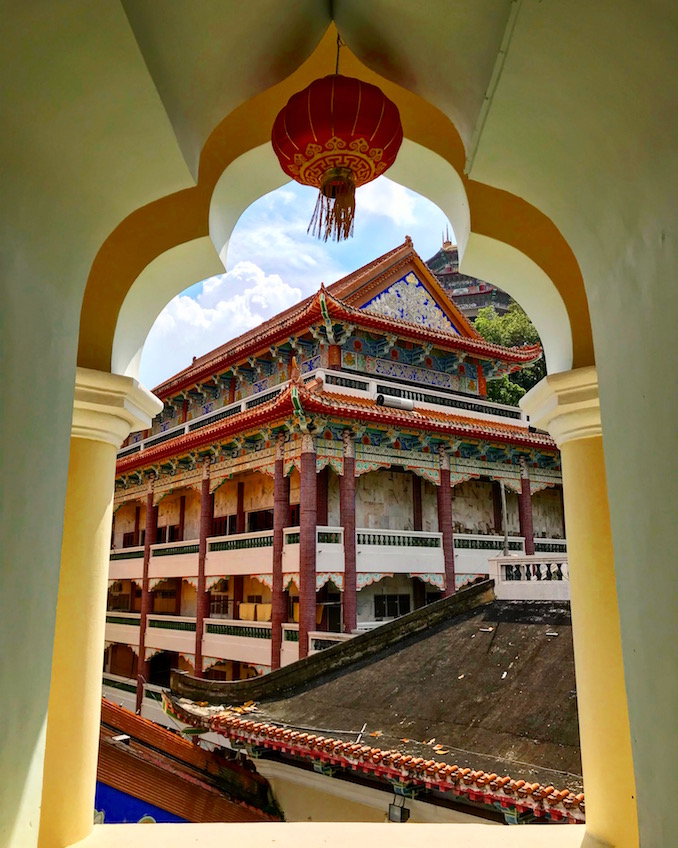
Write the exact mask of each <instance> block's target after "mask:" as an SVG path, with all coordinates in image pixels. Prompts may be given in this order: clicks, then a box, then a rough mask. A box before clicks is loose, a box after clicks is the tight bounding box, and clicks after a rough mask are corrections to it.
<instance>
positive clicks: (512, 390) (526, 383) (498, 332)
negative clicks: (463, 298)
mask: <svg viewBox="0 0 678 848" xmlns="http://www.w3.org/2000/svg"><path fill="white" fill-rule="evenodd" d="M475 328H476V330H477V331H478V333H480V335H481V336H482V337H483V338H484V339H485V341H488V342H491V343H492V344H498V345H502V347H521V346H522V345H533V344H540V343H541V340H540V338H539V334H538V333H537V330H536V329H535V326H534V324H533V323H532V322H531V321H530V319H529V318H528V316H527V313H526V312H525V310H524V309H522V308H521V307H520V306H519V305H518V304H517V303H512V304H511V306H510V307H509V309H508V312H506V313H505V314H504V315H497V313H496V312H495V309H494V306H486V307H485V308H484V309H480V310H479V311H478V317H477V318H476V320H475ZM545 375H546V364H545V362H544V356H543V355H542V356H540V357H539V359H538V360H537V361H536V362H535V363H534V365H528V366H527V368H523V369H521V370H520V371H517V372H516V373H515V374H511V375H508V376H507V375H504V376H503V377H501V378H499V379H497V380H490V381H489V382H488V384H487V396H488V398H489V400H493V401H496V402H497V403H506V404H509V405H510V406H517V404H518V401H519V400H520V398H521V397H522V396H523V395H524V394H525V392H527V391H529V389H531V388H532V386H535V385H536V384H537V383H538V382H539V381H540V380H541V379H542V378H543V377H544V376H545Z"/></svg>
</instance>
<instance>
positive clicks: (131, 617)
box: [106, 612, 141, 627]
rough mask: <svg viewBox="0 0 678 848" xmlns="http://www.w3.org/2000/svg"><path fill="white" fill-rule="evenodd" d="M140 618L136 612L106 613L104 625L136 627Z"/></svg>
mask: <svg viewBox="0 0 678 848" xmlns="http://www.w3.org/2000/svg"><path fill="white" fill-rule="evenodd" d="M140 617H141V616H140V614H139V613H138V612H107V613H106V624H122V625H125V626H127V627H138V626H139V619H140Z"/></svg>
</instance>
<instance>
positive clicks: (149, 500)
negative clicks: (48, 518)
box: [136, 481, 158, 714]
mask: <svg viewBox="0 0 678 848" xmlns="http://www.w3.org/2000/svg"><path fill="white" fill-rule="evenodd" d="M153 497H154V495H153V481H151V483H150V485H149V488H148V494H147V495H146V532H145V534H144V566H143V577H142V581H141V612H140V615H139V660H138V662H137V701H136V710H137V713H139V714H141V705H142V704H143V702H144V683H145V682H147V681H148V668H149V664H148V661H147V659H146V623H147V619H148V615H149V613H150V612H151V609H152V603H151V601H152V599H151V592H150V588H149V578H148V569H149V565H150V562H151V545H152V544H153V543H154V542H155V534H156V532H157V529H158V508H157V507H156V506H154V505H153Z"/></svg>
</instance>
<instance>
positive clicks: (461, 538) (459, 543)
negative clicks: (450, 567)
mask: <svg viewBox="0 0 678 848" xmlns="http://www.w3.org/2000/svg"><path fill="white" fill-rule="evenodd" d="M454 547H455V549H458V550H467V551H502V550H503V549H504V537H503V536H482V535H480V534H472V533H455V534H454ZM508 547H509V550H510V551H524V550H525V541H524V539H523V538H522V537H519V538H516V537H509V540H508Z"/></svg>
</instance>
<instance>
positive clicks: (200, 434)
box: [116, 380, 556, 474]
mask: <svg viewBox="0 0 678 848" xmlns="http://www.w3.org/2000/svg"><path fill="white" fill-rule="evenodd" d="M293 388H294V389H296V390H297V391H298V393H299V397H300V400H301V404H302V406H304V407H305V408H306V409H308V410H309V411H319V408H321V409H322V411H325V412H326V411H327V408H328V407H330V408H332V409H333V410H335V414H337V415H341V414H342V413H341V410H343V411H344V415H345V416H348V417H355V414H356V411H357V410H358V411H359V412H360V414H361V415H363V416H365V417H368V418H372V419H375V420H382V421H392V422H394V423H398V424H400V425H402V426H404V427H407V428H409V429H414V430H429V431H432V432H437V433H449V434H450V435H454V434H455V428H457V432H458V435H466V436H470V437H472V438H479V439H490V440H492V439H494V440H496V441H499V442H502V443H517V444H521V445H527V446H533V447H542V448H546V449H547V450H556V445H555V442H554V441H553V439H551V437H550V436H548V435H545V434H542V433H533V432H531V431H530V430H529V429H528V428H527V427H520V426H518V425H515V424H508V423H507V424H504V423H502V424H499V423H498V422H488V421H482V420H476V419H473V418H468V417H466V416H462V415H455V414H454V413H449V412H442V411H440V412H438V411H434V410H428V409H427V410H426V411H420V410H418V409H416V408H415V409H414V410H411V411H409V410H404V409H396V408H394V407H386V406H377V404H376V402H375V401H374V400H372V399H371V398H370V399H367V398H358V397H354V396H352V395H344V394H339V393H334V392H331V391H326V390H323V388H322V386H321V385H320V381H318V380H313V381H311V382H310V383H306V384H304V383H300V382H297V381H290V383H289V384H288V385H287V386H286V387H285V388H284V389H283V390H282V391H281V392H280V394H279V395H277V397H275V398H273V399H272V400H270V401H267V402H266V403H261V404H259V405H258V406H255V407H254V408H253V409H251V410H247V411H246V412H242V413H240V415H234V416H232V417H230V418H226V419H224V420H222V421H217V422H216V423H215V424H210V425H209V426H207V427H201V428H200V429H199V430H195V431H193V432H189V433H185V434H184V435H182V436H177V437H176V438H175V439H170V440H169V441H167V442H161V443H160V444H159V445H156V446H154V447H151V448H148V449H146V450H144V451H142V452H140V453H133V454H130V455H129V456H126V457H123V458H122V459H119V460H118V462H117V465H116V474H124V473H125V472H127V471H131V470H132V469H134V468H138V467H142V466H145V465H152V464H154V463H156V462H158V461H160V460H162V459H163V458H165V457H167V456H172V455H173V454H175V453H178V452H179V451H187V450H190V449H191V448H199V447H200V446H201V445H203V444H208V443H210V442H212V441H214V440H216V439H219V438H223V437H224V436H226V435H228V434H229V433H231V432H234V433H236V432H238V431H240V430H244V429H247V428H249V427H252V426H254V425H255V424H256V423H257V422H263V421H265V420H271V416H276V415H277V414H278V413H281V414H283V413H287V412H291V411H293V405H292V400H291V394H292V389H293ZM336 410H339V411H336Z"/></svg>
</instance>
